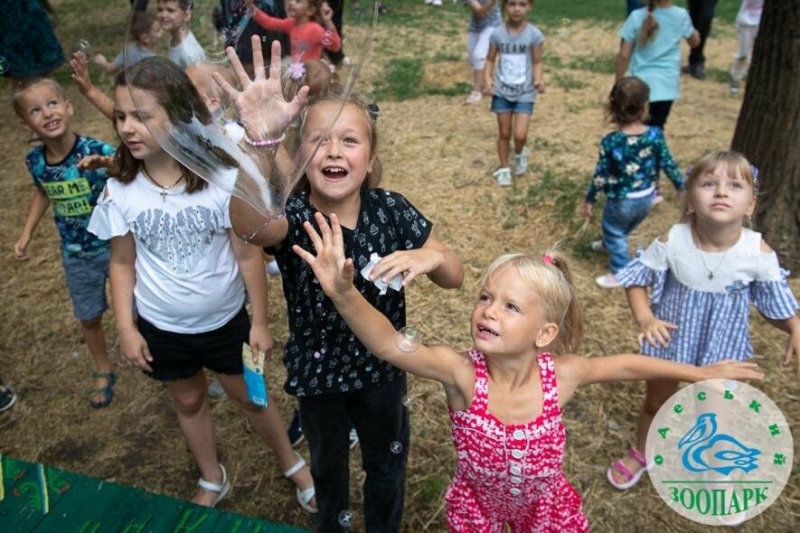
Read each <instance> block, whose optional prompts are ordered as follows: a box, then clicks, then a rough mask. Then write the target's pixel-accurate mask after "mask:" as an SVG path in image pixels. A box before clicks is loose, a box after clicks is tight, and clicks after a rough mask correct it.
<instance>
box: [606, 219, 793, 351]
mask: <svg viewBox="0 0 800 533" xmlns="http://www.w3.org/2000/svg"><path fill="white" fill-rule="evenodd" d="M616 276H617V279H618V280H619V281H620V282H621V283H622V284H623V285H624V286H625V287H650V289H651V308H652V310H653V314H654V315H655V316H656V317H657V318H659V319H660V320H663V321H665V322H670V323H672V324H676V325H677V326H678V329H677V330H675V331H671V332H670V335H671V337H672V340H671V342H670V343H669V344H668V345H667V347H666V348H664V347H660V346H655V345H653V344H650V343H648V342H647V341H645V343H644V346H643V347H642V353H644V354H646V355H651V356H653V357H658V358H661V359H669V360H671V361H677V362H680V363H688V364H692V365H695V366H706V365H710V364H713V363H716V362H718V361H720V360H722V359H736V360H740V361H741V360H744V359H748V358H750V357H751V356H752V355H753V345H752V344H751V342H750V334H749V332H748V320H749V318H750V303H751V302H752V303H753V304H755V306H756V308H757V309H758V310H759V311H760V312H761V314H763V315H764V316H765V317H768V318H771V319H775V320H785V319H788V318H791V317H792V316H794V314H795V311H796V310H797V300H795V297H794V296H793V295H792V291H791V289H790V288H789V285H788V283H787V282H786V278H788V276H789V272H787V271H786V270H783V269H782V268H781V267H780V265H779V264H778V257H777V255H776V254H775V252H769V253H765V252H763V251H761V234H760V233H757V232H755V231H752V230H749V229H746V228H743V229H742V235H741V237H740V238H739V241H738V242H737V243H736V244H735V245H733V246H732V247H731V248H729V249H728V250H726V251H724V252H720V253H711V252H704V251H702V250H700V249H699V248H697V247H696V246H695V244H694V241H693V239H692V232H691V228H690V226H689V225H688V224H676V225H675V226H673V227H672V228H671V229H670V231H669V237H668V240H667V242H661V241H659V240H656V241H654V242H653V244H651V245H650V247H649V248H648V249H647V250H646V251H644V253H642V252H640V253H639V254H638V256H637V258H636V259H634V260H633V261H631V262H630V263H629V264H628V265H627V266H626V267H625V268H624V269H623V270H622V271H620V272H618V273H617V274H616Z"/></svg>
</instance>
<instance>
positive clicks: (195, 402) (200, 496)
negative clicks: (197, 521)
mask: <svg viewBox="0 0 800 533" xmlns="http://www.w3.org/2000/svg"><path fill="white" fill-rule="evenodd" d="M206 386H207V383H206V375H205V373H204V372H198V373H197V374H195V375H194V376H193V377H191V378H188V379H181V380H178V381H169V382H167V389H168V390H169V393H170V395H171V396H172V399H173V400H175V407H176V411H177V414H178V424H179V425H180V427H181V432H182V433H183V438H184V439H186V445H187V446H188V447H189V451H190V452H191V454H192V457H194V460H195V463H197V468H198V470H200V475H201V476H203V479H205V480H206V481H210V482H211V483H217V484H221V483H222V470H220V468H219V460H218V458H217V448H216V442H215V438H214V423H213V422H212V420H211V411H210V410H209V409H208V402H206ZM216 497H217V494H216V493H214V492H210V491H207V490H205V489H198V491H197V494H196V495H195V497H194V498H192V501H193V502H194V503H196V504H198V505H205V506H210V505H211V504H212V503H214V500H215V499H216Z"/></svg>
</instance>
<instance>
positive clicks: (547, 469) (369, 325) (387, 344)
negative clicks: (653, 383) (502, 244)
mask: <svg viewBox="0 0 800 533" xmlns="http://www.w3.org/2000/svg"><path fill="white" fill-rule="evenodd" d="M316 224H317V225H318V226H319V228H320V230H319V232H317V231H316V230H315V228H314V227H313V226H312V225H311V223H310V222H306V224H305V228H306V231H307V232H308V234H309V236H310V237H311V241H312V243H313V248H314V251H315V252H316V256H315V255H314V254H313V253H312V252H310V251H307V250H304V249H302V248H301V247H299V246H297V245H295V246H294V247H293V249H294V251H295V253H296V254H298V255H299V256H300V257H302V258H303V259H304V260H305V261H306V262H308V264H309V265H310V266H311V268H312V269H313V270H314V275H315V276H316V277H317V280H318V281H319V284H320V286H321V287H322V289H323V290H324V291H325V294H326V295H327V296H328V297H329V298H330V299H331V300H333V302H334V304H335V305H336V309H337V310H338V312H339V313H340V315H341V316H342V317H343V318H344V319H345V320H346V321H347V324H348V326H349V327H350V328H351V329H352V330H353V332H354V333H355V334H356V336H357V337H358V338H359V339H360V340H361V342H363V343H364V345H365V346H366V347H367V349H369V350H370V351H371V352H372V353H373V354H375V356H376V357H379V358H381V359H383V360H385V361H388V362H390V363H391V364H393V365H395V366H397V367H399V368H402V369H405V370H407V371H408V372H411V373H413V374H416V375H417V376H420V377H424V378H428V379H433V380H435V381H438V382H440V383H441V384H442V386H443V387H444V392H445V396H446V398H447V405H448V411H449V412H450V421H451V429H452V433H453V442H454V444H455V446H456V450H457V452H458V469H457V471H456V473H455V476H454V478H453V481H452V483H451V484H450V487H449V488H448V490H447V493H446V496H445V499H446V502H447V522H448V526H449V528H450V530H451V531H456V532H468V531H469V532H473V531H485V532H488V531H498V532H499V531H504V530H505V528H504V524H509V525H510V526H511V531H520V532H523V531H525V532H531V531H548V532H555V531H559V532H564V533H566V532H570V533H579V532H586V531H588V530H589V526H588V524H587V521H586V517H585V516H584V514H583V510H582V505H581V497H580V495H579V494H578V492H577V491H576V490H575V489H574V488H573V487H572V486H571V485H570V484H569V482H568V481H567V479H566V477H565V475H564V471H563V461H564V450H565V441H566V431H565V429H564V425H563V421H562V408H563V406H564V405H565V404H566V403H567V402H569V400H570V399H571V398H572V396H573V395H574V394H575V391H576V389H578V388H579V387H580V386H583V385H588V384H591V383H602V382H612V381H632V380H641V379H676V380H687V381H700V380H704V379H710V378H712V377H720V378H721V377H723V376H727V377H729V378H734V379H742V378H743V379H760V378H761V377H762V375H761V373H760V372H758V370H757V365H756V364H755V363H735V362H725V363H719V364H717V365H715V366H713V367H708V368H696V367H693V366H691V365H682V364H677V363H672V362H669V361H661V360H658V359H652V358H647V357H643V356H639V355H627V354H625V355H612V356H607V357H592V358H584V357H580V356H578V355H570V354H569V352H570V351H572V350H575V349H576V348H577V347H578V346H579V344H580V341H581V335H582V317H581V312H580V306H579V304H578V301H577V298H576V296H575V289H574V287H573V286H572V284H571V282H570V274H569V269H568V268H567V265H566V262H565V261H564V259H563V258H562V257H561V256H560V255H559V254H557V253H554V252H552V251H551V252H548V253H546V254H544V255H543V256H541V257H536V256H532V255H526V254H508V255H504V256H502V257H499V258H498V259H496V260H495V261H494V262H493V263H492V264H491V265H490V266H489V268H488V270H487V272H486V274H485V275H484V277H483V282H482V288H481V291H480V295H479V296H478V299H477V302H476V303H475V307H474V308H473V311H472V317H471V320H470V333H471V336H472V342H473V346H474V348H473V349H472V350H470V351H469V352H464V351H458V350H455V349H453V348H451V347H448V346H425V345H418V346H414V345H413V344H412V343H410V342H408V339H406V338H404V336H403V335H402V334H401V333H400V332H398V331H396V330H395V328H394V327H393V325H392V324H391V322H389V320H387V319H386V317H384V316H383V315H382V314H381V313H379V312H378V311H377V310H376V309H375V308H374V307H373V306H372V305H370V303H369V302H367V300H365V299H364V298H363V296H362V295H361V294H360V293H359V291H358V290H357V289H356V288H355V287H354V285H353V276H354V265H353V261H352V259H349V258H346V257H345V255H344V246H343V236H342V230H341V227H340V226H339V223H338V219H337V218H336V216H335V215H334V216H332V217H331V226H329V225H328V224H327V223H326V221H325V220H324V218H323V217H322V216H321V215H319V214H318V215H317V217H316ZM551 350H552V351H553V352H554V353H552V354H551V353H550V352H551ZM564 351H567V353H566V354H564V353H562V352H564Z"/></svg>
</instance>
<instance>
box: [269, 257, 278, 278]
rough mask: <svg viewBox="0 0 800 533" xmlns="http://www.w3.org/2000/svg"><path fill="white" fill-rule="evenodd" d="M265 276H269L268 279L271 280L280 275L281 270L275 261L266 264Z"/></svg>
mask: <svg viewBox="0 0 800 533" xmlns="http://www.w3.org/2000/svg"><path fill="white" fill-rule="evenodd" d="M267 274H269V277H271V278H275V277H278V276H280V275H281V269H280V268H278V262H277V261H270V262H269V263H267Z"/></svg>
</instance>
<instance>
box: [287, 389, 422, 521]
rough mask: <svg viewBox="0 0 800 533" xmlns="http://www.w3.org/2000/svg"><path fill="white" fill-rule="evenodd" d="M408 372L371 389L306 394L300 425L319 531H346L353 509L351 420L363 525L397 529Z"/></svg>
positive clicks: (405, 454)
mask: <svg viewBox="0 0 800 533" xmlns="http://www.w3.org/2000/svg"><path fill="white" fill-rule="evenodd" d="M406 394H407V389H406V379H405V375H403V378H402V379H400V380H398V381H395V382H393V383H384V384H382V385H381V386H379V387H373V388H370V389H366V390H360V391H354V392H344V393H336V394H321V395H319V396H302V397H299V398H298V401H299V404H300V424H301V425H302V427H303V434H304V435H305V436H306V439H307V440H308V447H309V451H310V452H311V475H312V476H313V477H314V487H315V488H316V490H317V506H318V507H319V512H318V513H317V528H318V529H317V531H319V532H323V533H327V532H336V533H340V532H346V531H348V530H349V528H348V527H346V526H345V525H343V524H342V521H341V520H340V516H341V515H342V513H343V512H352V511H351V510H350V506H349V505H350V503H349V502H350V499H349V492H350V469H349V457H350V444H349V435H350V424H351V422H352V424H353V425H354V426H355V428H356V432H357V433H358V440H359V445H360V446H361V458H362V459H361V460H362V466H363V468H364V472H365V473H366V474H367V478H366V481H365V482H364V525H365V528H366V531H367V532H368V533H373V532H374V533H398V532H399V531H400V521H401V519H402V518H403V494H404V491H405V482H406V463H407V462H408V445H409V421H408V408H407V407H405V406H404V405H403V398H404V397H405V396H406Z"/></svg>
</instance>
